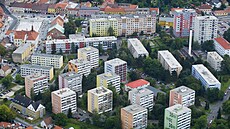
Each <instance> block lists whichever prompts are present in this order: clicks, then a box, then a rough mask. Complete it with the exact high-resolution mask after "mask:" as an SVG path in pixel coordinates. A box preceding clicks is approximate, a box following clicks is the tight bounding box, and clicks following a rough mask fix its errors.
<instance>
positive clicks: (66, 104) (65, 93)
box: [51, 88, 77, 114]
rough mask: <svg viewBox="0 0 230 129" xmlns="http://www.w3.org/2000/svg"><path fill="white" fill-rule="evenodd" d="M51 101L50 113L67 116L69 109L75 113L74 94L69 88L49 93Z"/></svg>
mask: <svg viewBox="0 0 230 129" xmlns="http://www.w3.org/2000/svg"><path fill="white" fill-rule="evenodd" d="M51 100H52V101H51V102H52V112H53V113H54V114H57V113H65V114H67V113H68V110H69V109H71V111H72V113H74V112H76V111H77V100H76V93H75V92H74V91H72V90H70V89H69V88H63V89H60V90H56V91H53V92H52V93H51Z"/></svg>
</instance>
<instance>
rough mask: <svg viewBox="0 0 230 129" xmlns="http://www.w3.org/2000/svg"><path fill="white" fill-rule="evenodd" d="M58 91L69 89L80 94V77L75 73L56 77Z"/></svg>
mask: <svg viewBox="0 0 230 129" xmlns="http://www.w3.org/2000/svg"><path fill="white" fill-rule="evenodd" d="M58 82H59V89H62V88H69V89H71V90H73V91H75V92H77V93H78V95H81V94H82V75H81V74H78V73H76V72H73V71H71V72H67V73H63V74H60V75H59V77H58Z"/></svg>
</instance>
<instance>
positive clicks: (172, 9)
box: [171, 8, 183, 11]
mask: <svg viewBox="0 0 230 129" xmlns="http://www.w3.org/2000/svg"><path fill="white" fill-rule="evenodd" d="M176 10H183V8H171V11H176Z"/></svg>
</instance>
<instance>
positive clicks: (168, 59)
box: [158, 50, 182, 68]
mask: <svg viewBox="0 0 230 129" xmlns="http://www.w3.org/2000/svg"><path fill="white" fill-rule="evenodd" d="M158 53H159V54H160V55H161V56H162V57H163V58H164V60H165V61H166V62H167V64H168V65H169V66H170V67H171V68H177V67H182V66H181V65H180V63H179V62H178V61H177V60H176V58H175V57H174V56H173V55H172V53H171V52H169V51H168V50H162V51H158Z"/></svg>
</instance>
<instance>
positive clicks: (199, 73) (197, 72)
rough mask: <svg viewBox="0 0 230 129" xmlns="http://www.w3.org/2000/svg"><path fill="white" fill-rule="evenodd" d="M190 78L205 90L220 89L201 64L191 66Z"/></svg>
mask: <svg viewBox="0 0 230 129" xmlns="http://www.w3.org/2000/svg"><path fill="white" fill-rule="evenodd" d="M192 76H194V77H195V78H196V79H198V80H200V81H201V83H202V85H203V86H204V87H205V89H207V88H218V89H220V88H221V83H220V82H219V81H218V80H217V79H216V77H215V76H214V75H213V74H212V73H211V72H210V71H209V70H208V69H207V68H206V67H205V66H204V65H203V64H197V65H192Z"/></svg>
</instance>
